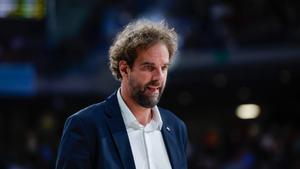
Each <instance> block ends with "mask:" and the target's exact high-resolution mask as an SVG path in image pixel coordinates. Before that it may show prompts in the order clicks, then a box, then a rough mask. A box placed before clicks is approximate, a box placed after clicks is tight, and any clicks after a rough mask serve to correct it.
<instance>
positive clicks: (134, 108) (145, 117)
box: [120, 88, 153, 126]
mask: <svg viewBox="0 0 300 169" xmlns="http://www.w3.org/2000/svg"><path fill="white" fill-rule="evenodd" d="M120 94H121V96H122V98H123V100H124V102H125V103H126V105H127V107H128V108H129V109H130V111H131V112H132V114H133V115H134V116H135V118H136V119H137V120H138V122H139V123H140V124H142V125H143V126H145V125H146V124H148V123H149V122H150V121H151V119H152V116H153V115H152V110H151V108H145V107H142V106H140V105H139V104H138V103H136V102H135V101H134V100H133V99H132V98H131V97H130V96H129V94H127V93H126V91H125V90H124V89H123V90H122V88H121V93H120Z"/></svg>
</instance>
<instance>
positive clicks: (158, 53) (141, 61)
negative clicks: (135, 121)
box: [128, 43, 170, 108]
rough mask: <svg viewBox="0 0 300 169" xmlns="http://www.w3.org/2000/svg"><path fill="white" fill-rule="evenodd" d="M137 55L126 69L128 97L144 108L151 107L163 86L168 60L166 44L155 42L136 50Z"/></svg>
mask: <svg viewBox="0 0 300 169" xmlns="http://www.w3.org/2000/svg"><path fill="white" fill-rule="evenodd" d="M137 54H138V56H137V58H136V60H135V61H134V63H133V66H132V68H131V69H130V68H129V71H128V86H129V89H130V97H131V98H132V99H133V100H134V101H135V102H136V103H138V104H139V105H140V106H143V107H145V108H152V107H154V106H155V105H157V103H158V102H159V100H160V97H161V95H162V93H163V90H164V88H165V84H166V79H167V74H168V67H169V64H170V61H169V52H168V49H167V47H166V45H164V44H162V43H157V44H155V45H153V46H151V47H150V48H148V49H146V50H142V49H140V50H138V52H137Z"/></svg>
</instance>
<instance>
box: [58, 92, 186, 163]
mask: <svg viewBox="0 0 300 169" xmlns="http://www.w3.org/2000/svg"><path fill="white" fill-rule="evenodd" d="M159 111H160V114H161V118H162V121H163V127H162V135H163V139H164V142H165V145H166V148H167V152H168V155H169V159H170V162H171V166H172V168H173V169H187V155H186V150H187V130H186V126H185V124H184V122H183V121H181V120H180V119H179V118H177V117H176V116H175V115H174V114H173V113H171V112H170V111H168V110H165V109H162V108H159ZM56 169H135V164H134V159H133V155H132V152H131V147H130V143H129V138H128V135H127V131H126V127H125V124H124V122H123V118H122V115H121V111H120V107H119V104H118V100H117V95H116V92H115V93H114V94H112V95H111V96H110V97H108V98H107V99H106V100H105V101H103V102H101V103H98V104H94V105H91V106H89V107H87V108H85V109H83V110H80V111H79V112H77V113H75V114H73V115H72V116H70V117H69V118H68V119H67V120H66V122H65V126H64V130H63V134H62V138H61V142H60V145H59V148H58V154H57V161H56Z"/></svg>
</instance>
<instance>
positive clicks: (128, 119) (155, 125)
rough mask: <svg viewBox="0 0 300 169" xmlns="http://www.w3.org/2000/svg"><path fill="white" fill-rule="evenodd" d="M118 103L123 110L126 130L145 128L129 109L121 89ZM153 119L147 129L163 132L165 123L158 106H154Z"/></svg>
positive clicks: (118, 93) (118, 94)
mask: <svg viewBox="0 0 300 169" xmlns="http://www.w3.org/2000/svg"><path fill="white" fill-rule="evenodd" d="M117 98H118V103H119V106H120V109H121V114H122V117H123V120H124V123H125V126H126V128H127V129H128V128H133V129H140V128H143V127H144V126H143V125H141V124H140V123H139V122H138V120H137V119H136V118H135V116H134V115H133V113H132V112H131V111H130V109H129V108H128V107H127V105H126V103H125V102H124V100H123V98H122V96H121V89H119V90H118V92H117ZM151 110H152V113H153V118H152V119H151V121H150V122H149V123H148V124H147V125H146V126H145V128H152V129H153V130H161V128H162V125H163V121H162V119H161V116H160V112H159V110H158V107H157V106H154V107H153V108H152V109H151Z"/></svg>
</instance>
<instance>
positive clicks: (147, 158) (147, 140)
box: [117, 89, 172, 169]
mask: <svg viewBox="0 0 300 169" xmlns="http://www.w3.org/2000/svg"><path fill="white" fill-rule="evenodd" d="M117 98H118V102H119V106H120V109H121V113H122V117H123V120H124V123H125V126H126V130H127V134H128V137H129V142H130V146H131V151H132V154H133V159H134V163H135V167H136V169H171V168H172V167H171V164H170V161H169V157H168V153H167V150H166V147H165V143H164V140H163V137H162V134H161V128H162V124H163V122H162V119H161V116H160V113H159V110H158V108H157V106H155V107H153V108H152V113H153V116H152V117H153V118H152V120H151V121H150V122H149V123H148V124H147V125H146V126H143V125H142V124H140V123H139V122H138V120H137V119H136V118H135V116H134V115H133V114H132V112H131V111H130V109H129V108H128V107H127V105H126V103H125V102H124V100H123V98H122V96H121V94H120V89H119V90H118V92H117Z"/></svg>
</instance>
